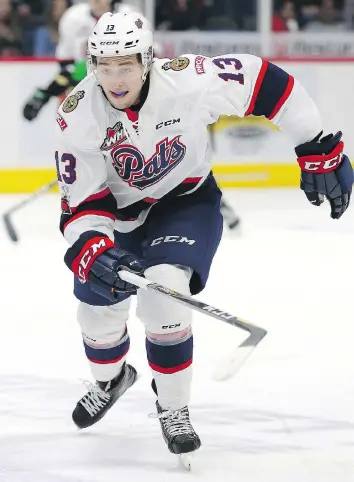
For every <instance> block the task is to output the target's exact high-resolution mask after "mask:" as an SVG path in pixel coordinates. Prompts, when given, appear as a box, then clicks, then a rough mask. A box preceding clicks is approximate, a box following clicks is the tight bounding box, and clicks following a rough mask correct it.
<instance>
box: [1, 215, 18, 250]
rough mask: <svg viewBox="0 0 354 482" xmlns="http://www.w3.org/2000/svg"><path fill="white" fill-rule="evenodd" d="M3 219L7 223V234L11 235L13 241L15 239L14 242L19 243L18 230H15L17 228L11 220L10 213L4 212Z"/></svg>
mask: <svg viewBox="0 0 354 482" xmlns="http://www.w3.org/2000/svg"><path fill="white" fill-rule="evenodd" d="M3 220H4V224H5V228H6V231H7V234H8V235H9V237H10V239H11V241H13V242H14V243H17V242H18V235H17V233H16V230H15V228H14V226H13V224H12V222H11V218H10V215H9V214H4V216H3Z"/></svg>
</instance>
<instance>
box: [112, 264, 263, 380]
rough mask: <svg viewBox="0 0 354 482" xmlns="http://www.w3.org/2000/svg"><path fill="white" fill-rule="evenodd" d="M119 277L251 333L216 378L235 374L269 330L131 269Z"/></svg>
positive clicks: (121, 273) (229, 376)
mask: <svg viewBox="0 0 354 482" xmlns="http://www.w3.org/2000/svg"><path fill="white" fill-rule="evenodd" d="M119 277H120V278H121V279H123V280H124V281H128V282H129V283H132V284H134V285H135V286H138V287H139V288H143V289H147V290H152V291H156V292H158V293H160V294H162V295H164V296H168V297H169V298H172V299H173V300H175V301H176V302H178V303H181V304H182V305H184V306H188V307H189V308H191V309H192V310H196V311H199V312H200V313H204V314H205V315H208V316H211V317H213V318H216V319H217V320H220V321H223V322H224V323H227V324H228V325H231V326H236V327H237V328H241V330H245V331H247V332H248V333H249V336H248V337H247V338H246V340H244V341H243V342H242V343H241V345H239V347H238V348H237V350H236V352H235V353H232V355H231V356H230V358H229V359H228V363H227V366H222V367H221V366H220V368H219V369H217V370H216V371H215V372H214V379H216V380H227V379H228V378H231V377H232V376H234V375H235V374H236V372H237V371H238V370H239V368H240V367H241V365H243V363H244V362H245V361H246V359H247V358H248V357H249V355H250V354H251V353H252V351H253V350H254V349H255V348H256V346H257V345H258V343H259V342H260V341H261V340H262V339H263V338H264V337H265V335H266V334H267V331H266V330H264V329H263V328H260V327H258V326H255V325H252V324H251V323H248V322H247V321H244V320H242V319H240V318H237V317H236V316H234V315H231V314H230V313H227V312H226V311H222V310H219V309H218V308H215V307H214V306H210V305H208V304H206V303H203V302H202V301H198V300H195V299H194V298H192V297H190V296H188V295H182V294H181V293H178V292H177V291H174V290H171V289H169V288H167V287H166V286H162V285H160V284H158V283H153V282H152V281H150V280H148V279H146V278H143V277H142V276H138V275H136V274H134V273H131V272H130V271H126V270H122V271H120V272H119Z"/></svg>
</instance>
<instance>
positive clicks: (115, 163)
mask: <svg viewBox="0 0 354 482" xmlns="http://www.w3.org/2000/svg"><path fill="white" fill-rule="evenodd" d="M152 46H153V36H152V33H151V31H150V29H149V26H148V22H147V20H146V19H145V18H143V17H142V15H140V14H136V13H128V14H119V13H118V14H111V13H106V14H104V15H103V16H102V17H101V18H100V20H99V21H98V22H97V24H96V26H95V28H94V30H93V33H92V35H91V36H90V38H89V45H88V49H89V57H90V65H91V69H92V73H90V74H89V75H88V76H87V77H86V78H85V79H84V80H83V81H82V82H81V83H80V84H79V85H78V86H77V87H76V88H75V89H74V90H73V92H72V93H71V95H70V96H69V97H68V98H67V99H66V100H65V102H64V103H63V104H62V105H61V107H60V109H59V112H58V117H57V123H58V144H57V151H56V153H55V158H56V163H57V170H58V179H59V185H60V188H61V193H62V216H61V230H62V232H63V234H64V236H65V238H66V240H67V241H68V243H69V244H70V247H69V249H68V250H67V252H66V254H65V263H66V265H67V266H68V267H69V268H70V269H71V270H72V271H73V273H74V274H75V277H74V280H75V281H74V293H75V295H76V297H77V298H78V299H79V300H80V304H79V308H78V321H79V324H80V327H81V330H82V336H83V342H84V348H85V352H86V356H87V358H88V361H89V364H90V367H91V370H92V375H93V377H94V379H95V380H96V383H95V384H93V385H92V386H90V387H89V389H88V392H87V393H86V394H85V395H84V396H83V398H82V399H81V400H80V401H79V402H78V403H77V406H76V408H75V409H74V412H73V420H74V422H75V424H76V425H77V426H78V427H80V428H84V427H88V426H90V425H92V424H94V423H96V422H97V421H98V420H100V419H101V418H102V417H103V416H104V415H105V414H106V413H107V410H108V409H109V408H111V407H112V405H113V404H114V403H115V402H116V401H117V400H118V399H119V398H120V397H121V396H122V395H123V393H124V392H125V391H126V390H127V389H128V388H129V387H130V386H131V385H132V384H133V383H134V381H135V379H136V371H135V369H134V368H133V367H132V366H131V365H129V364H127V363H126V357H127V353H128V349H129V335H128V332H127V327H126V322H127V320H128V310H129V303H130V298H131V295H132V294H134V293H136V289H135V286H133V285H131V284H129V283H127V282H125V281H122V279H121V278H120V276H119V273H120V272H121V270H130V271H132V272H134V273H138V274H141V275H142V274H143V273H144V275H145V276H146V277H147V278H148V279H150V280H152V281H155V282H158V283H160V284H162V285H166V286H168V287H169V288H172V289H175V290H177V291H181V292H183V293H189V294H192V295H194V294H196V293H199V292H200V291H201V290H202V289H203V288H204V286H205V283H206V281H207V278H208V273H209V269H210V265H211V262H212V259H213V256H214V254H215V251H216V249H217V247H218V244H219V241H220V237H221V232H222V219H221V215H220V191H219V189H218V188H217V186H216V184H215V180H214V178H213V175H212V174H211V171H210V169H211V153H210V149H209V146H208V134H207V126H208V124H210V123H213V122H214V121H215V120H216V119H217V118H218V116H220V115H222V114H224V115H237V116H239V117H243V116H246V115H249V114H251V113H252V114H253V115H265V116H266V117H267V118H268V119H270V120H271V121H272V122H273V123H274V124H276V125H277V126H278V127H279V128H280V129H281V130H282V131H284V132H285V133H287V134H288V135H289V136H290V137H291V138H292V140H293V143H294V146H295V152H296V155H297V157H298V163H299V165H300V169H301V189H303V190H304V191H305V194H306V196H307V198H308V199H309V201H310V202H311V203H312V204H315V205H316V206H318V205H319V204H321V203H322V201H323V199H324V197H326V198H327V199H328V201H329V203H330V207H331V217H332V218H334V219H338V218H340V217H341V216H342V214H343V213H344V212H345V210H346V209H347V207H348V205H349V199H350V194H351V189H352V183H353V170H352V167H351V164H350V162H349V160H348V157H347V156H346V155H345V154H343V142H342V141H341V137H342V134H341V133H340V132H338V133H337V134H334V135H332V134H329V135H326V136H324V137H323V136H322V122H321V118H320V115H319V112H318V110H317V108H316V106H315V104H314V102H313V101H312V100H311V98H310V97H309V96H308V94H307V93H306V91H305V90H304V89H303V87H302V86H301V85H300V84H299V82H298V81H296V80H295V79H294V78H293V77H292V76H291V75H289V74H288V73H286V72H285V71H284V70H282V69H280V68H279V67H277V66H275V65H273V64H272V63H270V62H267V61H264V60H261V59H260V58H258V57H255V56H252V55H234V54H232V55H231V54H230V55H222V56H219V57H216V58H208V57H203V56H200V55H197V56H196V55H183V56H181V57H178V58H176V59H174V60H169V59H153V56H152V50H153V49H152ZM137 302H138V309H137V315H138V317H139V318H140V319H141V321H142V322H143V324H144V326H145V331H146V352H147V359H148V362H149V365H150V367H151V371H152V377H153V382H152V386H153V389H154V392H155V394H156V396H157V401H156V407H157V413H158V417H159V420H160V423H161V428H162V433H163V437H164V439H165V441H166V443H167V445H168V448H169V450H170V451H171V452H173V453H187V452H192V451H194V450H196V449H197V448H198V447H199V446H200V439H199V437H198V435H197V434H196V432H195V431H194V429H193V427H192V425H191V423H190V419H189V412H188V403H189V398H190V386H191V380H192V359H193V337H192V327H191V323H192V319H191V313H190V312H189V311H188V310H186V309H185V308H184V307H181V306H180V305H178V304H175V303H174V302H173V301H171V300H169V299H166V298H165V297H162V296H161V295H158V294H155V293H151V292H147V291H145V290H137Z"/></svg>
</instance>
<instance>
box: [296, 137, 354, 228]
mask: <svg viewBox="0 0 354 482" xmlns="http://www.w3.org/2000/svg"><path fill="white" fill-rule="evenodd" d="M321 135H322V132H321V133H320V134H319V135H318V136H317V137H315V139H313V140H312V141H310V142H305V143H304V144H301V145H299V146H297V147H296V148H295V152H296V155H297V156H298V159H297V161H298V163H299V165H300V168H301V183H300V187H301V189H302V190H303V191H304V192H305V195H306V197H307V199H308V200H309V201H310V203H311V204H313V205H314V206H320V205H321V204H322V203H323V201H324V198H327V199H328V201H329V203H330V206H331V218H333V219H339V218H340V217H341V216H342V214H343V213H344V212H345V211H346V209H347V207H348V206H349V202H350V195H351V192H352V185H353V180H354V177H353V168H352V166H351V164H350V161H349V159H348V157H347V156H346V155H345V154H343V148H344V144H343V142H342V141H341V138H342V133H341V132H340V131H339V132H337V133H336V134H335V135H333V134H329V135H328V136H326V137H323V138H322V139H320V137H321Z"/></svg>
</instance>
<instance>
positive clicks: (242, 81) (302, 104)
mask: <svg viewBox="0 0 354 482" xmlns="http://www.w3.org/2000/svg"><path fill="white" fill-rule="evenodd" d="M249 114H253V115H265V116H266V117H268V118H269V119H270V120H271V121H272V122H273V123H275V124H276V125H277V126H279V128H280V129H282V130H284V131H285V132H286V133H287V134H288V135H289V136H290V137H291V138H292V139H293V142H294V146H296V145H298V144H300V143H303V142H306V141H309V140H311V139H313V138H314V137H315V136H316V135H317V134H318V133H319V132H320V131H321V130H322V123H321V118H320V115H319V112H318V110H317V108H316V106H315V104H314V102H313V101H312V99H311V98H310V97H309V96H308V94H307V93H306V91H305V90H304V89H303V88H302V86H301V85H300V84H299V82H297V81H296V80H295V79H294V78H293V77H292V76H291V75H289V74H287V73H286V72H284V71H283V70H282V69H280V68H278V67H276V66H275V65H273V64H271V63H270V62H267V61H264V60H262V59H260V58H259V57H255V56H252V55H247V54H243V55H237V56H235V55H231V54H230V55H223V56H220V57H217V58H213V59H212V58H208V57H203V56H199V55H197V56H196V55H184V56H182V57H178V58H177V59H174V60H169V59H155V60H154V63H153V66H152V70H151V72H150V76H149V90H148V94H147V98H146V100H145V102H144V104H143V105H142V107H141V109H140V110H139V112H134V111H132V110H131V109H127V110H126V111H119V110H117V109H114V108H113V107H112V106H111V105H110V103H109V102H108V101H107V100H106V98H105V96H104V95H103V93H102V90H101V88H100V87H99V85H98V84H97V81H96V78H95V77H94V76H93V74H90V75H89V76H88V77H86V78H85V79H84V80H83V81H82V82H81V83H80V84H79V85H78V86H77V87H76V88H75V89H74V90H73V92H72V94H71V95H70V97H69V98H68V99H67V100H66V101H65V102H64V103H63V104H62V105H61V107H60V108H59V112H58V117H57V122H58V126H59V127H58V141H57V152H56V163H57V170H58V177H59V184H60V187H61V192H62V196H63V204H62V208H63V214H62V222H61V229H62V231H63V233H64V236H65V237H66V239H67V240H68V241H69V243H70V244H73V243H74V242H75V241H76V240H77V239H78V237H79V236H80V235H81V234H82V233H83V232H85V231H89V230H95V231H100V232H103V233H105V234H107V235H108V236H110V237H111V239H113V230H114V229H117V230H118V231H121V232H128V231H131V230H133V229H135V228H136V227H137V226H138V225H140V224H141V223H143V222H144V220H145V219H146V216H147V213H148V211H149V209H150V208H151V206H152V205H153V204H154V203H155V202H158V201H159V200H160V199H161V198H163V197H164V196H167V195H169V196H170V195H187V194H188V193H190V192H192V191H193V190H195V189H197V188H198V187H199V186H200V184H201V183H202V182H203V181H204V179H205V178H206V176H208V174H209V173H210V170H211V167H212V156H211V150H210V149H209V144H208V140H209V136H208V132H207V126H208V124H212V123H214V122H215V121H216V120H217V119H218V117H219V116H220V115H237V116H239V117H243V116H245V115H249ZM171 193H172V194H171Z"/></svg>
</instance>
